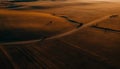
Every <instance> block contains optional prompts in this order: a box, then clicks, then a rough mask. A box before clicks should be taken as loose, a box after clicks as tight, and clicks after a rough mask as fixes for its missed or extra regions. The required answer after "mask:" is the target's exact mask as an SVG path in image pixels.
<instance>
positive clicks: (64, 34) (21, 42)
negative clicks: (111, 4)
mask: <svg viewBox="0 0 120 69" xmlns="http://www.w3.org/2000/svg"><path fill="white" fill-rule="evenodd" d="M110 16H111V15H106V16H104V17H101V18H98V19H96V20H94V21H91V22H89V23H86V24H84V25H82V26H81V27H79V28H76V29H73V30H71V31H68V32H66V33H62V34H59V35H56V36H52V37H49V38H45V39H38V40H29V41H19V42H7V43H0V45H9V44H26V43H31V42H39V41H42V40H51V39H55V38H60V37H63V36H67V35H69V34H72V33H74V32H77V31H79V30H82V29H84V28H85V27H89V26H91V25H95V24H97V23H98V22H100V21H103V20H105V19H108V18H109V17H110Z"/></svg>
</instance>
